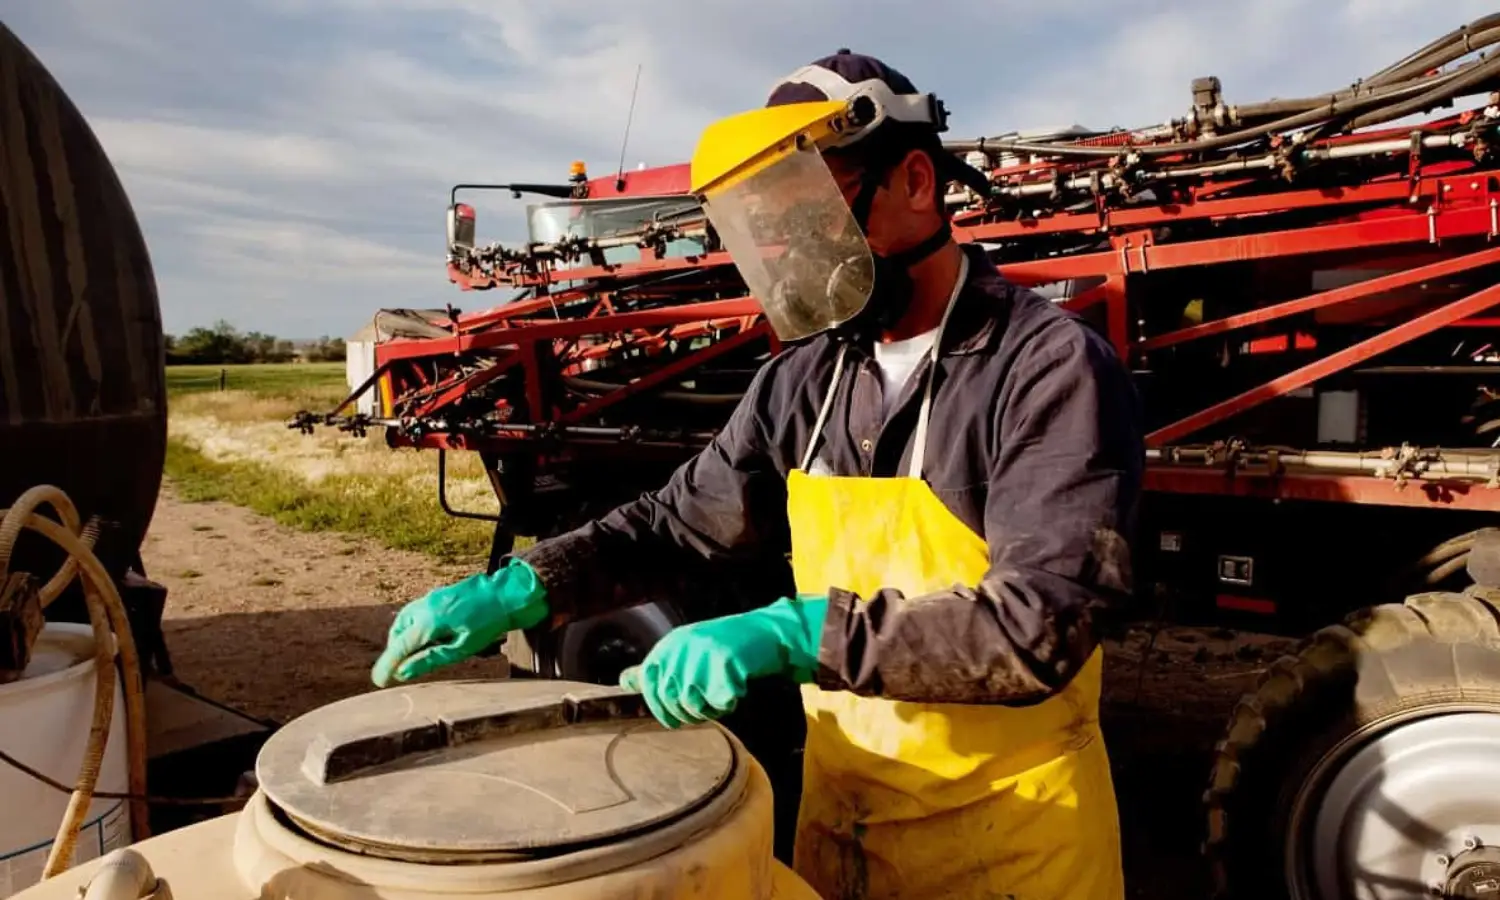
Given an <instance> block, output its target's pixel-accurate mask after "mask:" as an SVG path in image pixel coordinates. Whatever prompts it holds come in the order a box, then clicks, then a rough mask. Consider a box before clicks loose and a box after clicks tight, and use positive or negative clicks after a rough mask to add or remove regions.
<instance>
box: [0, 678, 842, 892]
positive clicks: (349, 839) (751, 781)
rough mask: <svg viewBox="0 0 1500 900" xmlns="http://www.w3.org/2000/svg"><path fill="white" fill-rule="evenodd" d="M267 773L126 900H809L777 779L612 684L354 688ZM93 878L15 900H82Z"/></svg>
mask: <svg viewBox="0 0 1500 900" xmlns="http://www.w3.org/2000/svg"><path fill="white" fill-rule="evenodd" d="M256 776H257V779H258V781H259V786H258V788H257V790H256V792H255V794H254V795H253V796H252V797H251V798H250V801H249V804H248V805H247V806H246V808H245V809H244V810H242V811H241V812H238V813H235V814H233V815H230V816H222V817H219V818H217V819H212V820H209V821H208V822H203V823H199V824H197V825H192V826H189V827H187V828H184V829H180V830H178V831H174V832H168V833H166V834H162V835H159V836H157V837H155V838H152V839H150V840H147V841H143V842H141V843H140V844H138V845H136V846H135V847H134V848H132V852H135V853H139V854H140V856H141V857H142V858H143V859H144V861H145V863H146V864H147V865H149V866H150V869H151V874H152V877H153V878H155V879H160V882H161V883H160V884H158V883H155V882H153V881H151V880H142V882H141V884H142V886H143V887H145V888H148V889H150V890H148V891H146V892H144V893H142V892H138V891H136V890H135V889H130V890H128V891H127V892H126V893H124V894H120V896H129V897H132V898H133V897H137V896H150V897H153V898H157V897H166V896H170V897H171V898H172V900H210V898H211V900H460V898H462V900H491V898H494V900H500V898H505V900H522V898H524V900H575V898H577V900H583V898H589V900H640V898H644V897H652V898H657V900H817V895H816V894H814V893H813V891H812V889H811V888H810V887H808V885H807V884H806V883H805V882H803V881H802V880H801V879H799V878H798V877H797V876H796V875H795V874H793V873H792V871H791V870H790V869H788V868H787V867H786V866H784V865H782V864H781V863H780V862H778V861H777V860H776V859H775V858H774V856H773V854H772V813H771V811H772V798H771V788H770V782H769V780H768V779H767V777H766V774H765V772H764V770H762V769H761V767H760V766H759V765H758V764H757V763H756V761H755V759H754V757H752V756H751V755H750V754H749V753H747V752H746V751H745V748H744V747H743V746H742V745H741V744H740V743H739V741H738V740H736V739H735V737H734V736H733V735H732V734H730V733H729V732H728V731H727V730H725V729H723V728H721V727H719V726H718V725H716V724H712V723H707V724H703V725H696V726H692V727H687V728H679V729H674V730H668V729H665V728H663V727H661V726H660V725H659V724H657V722H656V721H655V720H653V719H652V718H651V717H650V714H649V711H647V710H646V708H645V705H644V702H643V701H642V699H641V698H640V696H639V695H633V694H626V693H624V692H621V691H620V690H618V689H617V688H608V687H602V686H598V685H588V684H581V683H574V682H564V681H551V680H534V681H533V680H516V681H434V682H427V683H420V684H413V685H403V686H400V687H396V688H391V689H389V690H384V691H376V692H371V693H368V694H362V695H359V696H356V697H350V698H347V699H345V700H341V701H339V702H337V703H334V704H331V705H329V706H325V707H323V708H321V709H317V710H313V711H312V712H310V713H308V714H306V715H304V716H302V717H300V718H298V719H295V720H293V721H292V722H290V723H288V724H287V725H286V726H285V727H284V728H282V729H281V730H279V731H278V732H277V733H276V734H274V735H272V737H271V739H270V740H269V741H267V742H266V744H265V746H264V747H263V748H262V750H261V753H260V756H259V758H258V759H257V762H256ZM100 868H101V867H100V864H99V863H98V862H95V863H92V864H88V865H85V866H81V867H79V868H78V869H77V870H73V871H70V872H64V873H62V874H61V875H59V876H57V877H56V878H53V879H50V880H49V881H47V882H46V883H44V884H42V885H39V886H37V887H36V888H33V889H32V890H30V891H28V892H26V893H25V894H23V895H21V896H20V897H18V898H16V900H77V898H78V897H79V896H80V889H81V888H84V887H85V886H87V885H88V884H89V882H90V879H92V878H94V877H95V875H97V874H98V873H99V872H100ZM134 870H135V871H137V872H142V871H144V870H143V868H142V867H141V866H135V867H134ZM168 892H170V894H168ZM108 896H111V897H113V896H115V894H109V895H108Z"/></svg>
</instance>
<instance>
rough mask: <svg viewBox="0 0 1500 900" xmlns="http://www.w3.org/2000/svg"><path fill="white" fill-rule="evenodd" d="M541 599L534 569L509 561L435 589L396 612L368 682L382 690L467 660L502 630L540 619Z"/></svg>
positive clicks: (544, 613)
mask: <svg viewBox="0 0 1500 900" xmlns="http://www.w3.org/2000/svg"><path fill="white" fill-rule="evenodd" d="M546 595H547V591H546V588H545V587H544V586H543V585H542V581H541V579H540V578H538V577H537V574H536V570H535V569H533V568H531V566H529V565H527V564H526V563H524V562H522V561H521V560H519V559H514V558H513V559H511V560H509V561H508V562H507V563H506V564H505V565H504V566H501V567H500V568H499V569H497V570H496V571H495V573H494V574H493V575H485V574H480V575H471V576H470V577H468V578H465V579H464V580H463V581H460V582H457V583H456V584H449V585H444V586H443V587H440V588H436V589H434V590H432V591H430V592H428V593H427V595H426V596H423V597H421V598H419V599H417V600H413V601H412V602H410V603H408V604H406V606H405V607H403V608H402V610H401V612H399V613H397V614H396V621H395V622H392V623H391V631H390V634H389V636H387V638H386V645H385V652H384V653H381V654H380V659H378V660H376V661H375V667H374V668H373V669H372V670H371V671H370V680H372V681H374V682H375V685H376V686H377V687H385V686H386V685H387V684H390V682H391V678H392V676H394V677H395V680H397V681H410V680H411V679H413V678H416V677H418V676H420V675H425V674H426V673H428V672H431V671H432V670H433V669H436V668H438V667H439V666H446V665H449V664H450V663H456V662H459V661H461V660H464V659H467V658H469V657H471V656H473V655H474V654H476V653H478V652H479V651H480V650H483V649H484V648H485V647H488V646H489V645H490V644H493V643H495V642H496V641H498V640H499V639H500V638H501V637H502V636H503V635H504V634H505V633H506V632H508V631H512V630H515V629H525V628H531V627H533V626H535V625H537V624H539V623H541V622H542V621H543V620H545V619H546V618H547V615H548V611H547V601H546Z"/></svg>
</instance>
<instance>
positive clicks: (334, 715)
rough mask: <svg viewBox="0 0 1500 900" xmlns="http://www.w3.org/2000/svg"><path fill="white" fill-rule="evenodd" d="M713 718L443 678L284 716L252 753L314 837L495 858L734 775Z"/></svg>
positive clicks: (636, 816) (527, 851) (683, 810)
mask: <svg viewBox="0 0 1500 900" xmlns="http://www.w3.org/2000/svg"><path fill="white" fill-rule="evenodd" d="M736 764H737V760H736V758H735V751H734V748H733V745H732V744H731V743H730V741H729V740H728V738H727V737H726V736H725V734H724V733H723V732H722V731H721V730H720V729H719V728H718V727H717V726H714V725H699V726H693V727H687V728H680V729H673V730H668V729H666V728H663V727H662V726H661V725H659V724H658V723H657V722H656V721H655V720H654V719H652V718H651V717H650V713H649V711H648V710H647V709H646V707H645V704H644V702H643V701H642V699H641V698H640V696H639V695H634V694H626V693H623V692H622V691H620V690H619V689H618V688H612V687H603V686H599V685H588V684H578V683H574V682H566V681H530V680H528V681H437V682H431V683H424V684H412V685H403V686H400V687H396V688H390V689H387V690H382V691H375V692H372V693H368V694H361V695H359V696H355V697H349V698H347V699H344V700H341V701H339V702H337V703H333V704H330V705H328V706H325V707H322V708H319V709H315V710H313V711H311V712H309V713H307V714H305V715H303V716H301V717H299V718H297V719H294V720H293V721H291V722H289V723H288V724H287V725H286V726H285V727H283V728H282V729H281V730H280V731H278V732H276V733H275V734H274V735H272V736H271V738H270V740H268V741H267V742H266V744H265V746H264V747H262V748H261V752H260V756H259V758H258V759H257V761H256V776H257V777H258V779H259V781H260V787H261V790H263V791H264V792H265V794H266V796H267V797H268V798H269V800H270V801H271V802H272V804H274V805H275V806H276V807H277V808H279V810H280V811H281V812H282V813H284V814H285V815H286V816H287V817H288V818H289V819H290V820H291V821H292V822H293V823H294V824H295V825H296V826H297V827H298V828H300V829H302V830H303V831H304V832H307V833H308V834H309V835H310V836H312V837H314V838H316V839H319V840H322V841H324V842H327V843H330V844H333V845H335V846H338V847H342V848H344V849H349V850H354V851H356V852H360V853H366V854H370V855H375V856H383V857H387V858H391V859H403V860H412V861H420V862H437V861H442V862H495V861H503V860H507V859H514V860H525V859H531V858H535V857H537V856H542V855H549V856H550V855H555V854H557V853H560V852H565V851H567V850H570V849H575V848H578V847H581V846H584V845H596V844H600V843H607V842H610V841H617V840H620V839H622V838H625V837H628V836H630V835H632V834H638V833H640V832H643V831H646V830H649V829H651V828H653V827H659V826H661V825H662V824H665V823H666V822H669V821H672V820H674V819H677V818H679V817H681V816H684V815H687V814H689V813H691V812H692V811H693V810H695V809H697V808H698V807H700V806H702V805H703V804H704V803H705V802H707V801H708V800H709V799H710V798H712V797H713V796H714V795H715V794H716V793H717V792H718V791H720V790H721V789H722V788H723V787H724V785H725V784H726V783H727V782H728V781H729V780H730V777H731V775H732V774H733V773H734V770H735V766H736Z"/></svg>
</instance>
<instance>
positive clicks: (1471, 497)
mask: <svg viewBox="0 0 1500 900" xmlns="http://www.w3.org/2000/svg"><path fill="white" fill-rule="evenodd" d="M1145 488H1146V490H1148V491H1154V492H1157V493H1166V494H1196V495H1200V496H1201V495H1209V496H1225V497H1251V498H1257V499H1263V500H1304V501H1314V502H1323V503H1366V504H1372V505H1378V506H1414V507H1420V508H1425V509H1432V508H1447V509H1462V510H1475V511H1488V512H1500V489H1493V488H1490V487H1488V486H1486V485H1485V484H1483V483H1481V482H1477V481H1465V480H1462V479H1444V480H1439V479H1416V478H1414V479H1411V480H1409V481H1407V482H1405V484H1404V485H1403V484H1398V483H1397V482H1396V481H1395V480H1394V479H1391V478H1375V477H1374V476H1370V475H1324V474H1303V473H1297V474H1290V473H1283V474H1280V475H1271V474H1249V473H1245V472H1237V473H1235V474H1233V475H1230V474H1226V472H1225V471H1224V470H1222V469H1217V468H1210V467H1207V466H1204V467H1192V466H1171V465H1151V466H1147V467H1146V475H1145Z"/></svg>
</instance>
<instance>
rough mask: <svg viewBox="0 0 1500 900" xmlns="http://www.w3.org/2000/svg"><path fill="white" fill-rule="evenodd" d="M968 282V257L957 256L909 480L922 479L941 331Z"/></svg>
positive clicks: (932, 355)
mask: <svg viewBox="0 0 1500 900" xmlns="http://www.w3.org/2000/svg"><path fill="white" fill-rule="evenodd" d="M968 280H969V255H968V254H967V253H965V254H962V255H961V256H959V263H958V278H957V280H955V281H954V282H953V293H952V294H951V295H949V297H948V308H947V309H945V310H943V319H942V321H941V322H939V323H938V329H937V334H935V335H933V338H932V351H931V352H930V353H929V354H928V360H929V362H930V363H931V364H930V365H929V366H928V367H927V375H926V377H925V378H924V379H923V384H922V408H921V410H920V411H918V413H917V431H916V438H915V439H916V446H914V447H912V450H911V465H910V466H909V467H908V469H907V476H908V477H911V478H921V477H922V464H923V463H924V462H926V459H927V420H928V419H929V418H930V416H931V413H932V383H933V382H934V381H936V380H937V366H938V350H939V348H940V347H942V346H943V331H944V330H945V329H946V328H947V327H948V316H949V315H950V314H952V312H953V307H954V306H955V305H957V302H958V294H959V292H960V291H962V290H963V289H964V282H966V281H968Z"/></svg>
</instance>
